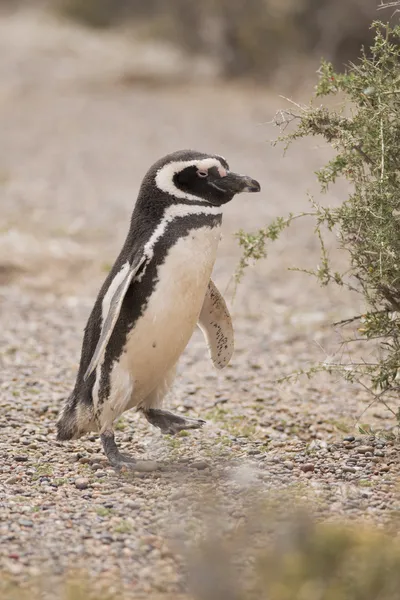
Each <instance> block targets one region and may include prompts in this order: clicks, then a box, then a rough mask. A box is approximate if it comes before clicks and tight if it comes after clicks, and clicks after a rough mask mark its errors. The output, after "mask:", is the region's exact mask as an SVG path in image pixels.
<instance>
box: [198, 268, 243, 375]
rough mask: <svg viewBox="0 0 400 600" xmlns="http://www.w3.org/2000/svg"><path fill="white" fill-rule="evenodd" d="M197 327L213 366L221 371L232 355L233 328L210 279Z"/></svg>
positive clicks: (223, 304)
mask: <svg viewBox="0 0 400 600" xmlns="http://www.w3.org/2000/svg"><path fill="white" fill-rule="evenodd" d="M197 325H198V326H199V327H200V329H201V330H202V332H203V334H204V337H205V340H206V342H207V346H208V349H209V352H210V356H211V360H212V361H213V364H214V366H215V367H216V368H217V369H223V368H224V367H226V365H227V364H228V363H229V361H230V359H231V356H232V354H233V346H234V334H233V326H232V319H231V316H230V314H229V311H228V308H227V306H226V303H225V300H224V299H223V297H222V295H221V293H220V292H219V291H218V289H217V287H216V286H215V284H214V283H213V281H211V279H210V282H209V284H208V288H207V292H206V295H205V298H204V303H203V307H202V309H201V312H200V316H199V320H198V323H197Z"/></svg>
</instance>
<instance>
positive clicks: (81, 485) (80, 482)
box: [75, 477, 89, 490]
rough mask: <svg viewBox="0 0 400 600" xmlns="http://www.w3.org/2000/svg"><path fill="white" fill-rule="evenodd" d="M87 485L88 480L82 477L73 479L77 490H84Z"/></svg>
mask: <svg viewBox="0 0 400 600" xmlns="http://www.w3.org/2000/svg"><path fill="white" fill-rule="evenodd" d="M88 485H89V480H88V479H85V478H84V477H78V479H75V487H76V488H77V489H78V490H86V488H87V487H88Z"/></svg>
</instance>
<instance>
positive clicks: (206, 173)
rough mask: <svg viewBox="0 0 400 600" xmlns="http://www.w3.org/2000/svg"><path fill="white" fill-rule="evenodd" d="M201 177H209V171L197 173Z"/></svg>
mask: <svg viewBox="0 0 400 600" xmlns="http://www.w3.org/2000/svg"><path fill="white" fill-rule="evenodd" d="M197 175H198V176H199V177H208V171H197Z"/></svg>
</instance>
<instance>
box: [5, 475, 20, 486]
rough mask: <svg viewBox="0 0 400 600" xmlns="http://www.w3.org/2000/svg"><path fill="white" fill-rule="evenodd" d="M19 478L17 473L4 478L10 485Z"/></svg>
mask: <svg viewBox="0 0 400 600" xmlns="http://www.w3.org/2000/svg"><path fill="white" fill-rule="evenodd" d="M19 480H20V478H19V477H18V476H17V475H13V476H12V477H9V478H8V479H6V483H7V484H9V485H12V484H13V483H18V481H19Z"/></svg>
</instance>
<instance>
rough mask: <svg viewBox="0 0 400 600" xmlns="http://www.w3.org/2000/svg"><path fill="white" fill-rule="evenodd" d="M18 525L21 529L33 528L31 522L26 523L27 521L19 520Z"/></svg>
mask: <svg viewBox="0 0 400 600" xmlns="http://www.w3.org/2000/svg"><path fill="white" fill-rule="evenodd" d="M18 523H19V524H20V525H22V526H23V527H33V523H32V521H28V520H27V519H20V520H19V521H18Z"/></svg>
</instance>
